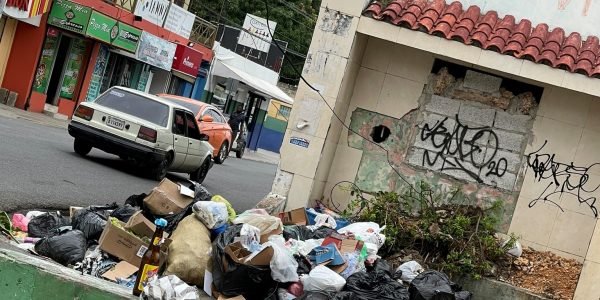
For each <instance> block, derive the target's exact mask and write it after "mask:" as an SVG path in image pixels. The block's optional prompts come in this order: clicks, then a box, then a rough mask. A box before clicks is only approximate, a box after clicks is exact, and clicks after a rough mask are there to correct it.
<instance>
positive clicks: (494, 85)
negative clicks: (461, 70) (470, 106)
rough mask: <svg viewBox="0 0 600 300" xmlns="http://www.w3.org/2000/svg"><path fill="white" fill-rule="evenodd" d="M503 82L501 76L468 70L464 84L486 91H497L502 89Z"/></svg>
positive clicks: (467, 86)
mask: <svg viewBox="0 0 600 300" xmlns="http://www.w3.org/2000/svg"><path fill="white" fill-rule="evenodd" d="M501 84H502V78H500V77H496V76H491V75H487V74H483V73H479V72H475V71H471V70H468V71H467V75H466V76H465V81H464V85H463V86H464V87H466V88H470V89H474V90H478V91H482V92H486V93H495V92H497V91H499V90H500V85H501Z"/></svg>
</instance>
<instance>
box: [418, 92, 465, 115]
mask: <svg viewBox="0 0 600 300" xmlns="http://www.w3.org/2000/svg"><path fill="white" fill-rule="evenodd" d="M459 109H460V101H457V100H453V99H450V98H445V97H440V96H437V95H433V96H432V97H431V101H430V102H429V103H427V105H425V110H426V111H428V112H432V113H438V114H441V115H444V116H450V117H455V116H456V115H457V114H458V111H459Z"/></svg>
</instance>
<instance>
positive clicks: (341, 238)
mask: <svg viewBox="0 0 600 300" xmlns="http://www.w3.org/2000/svg"><path fill="white" fill-rule="evenodd" d="M331 243H333V244H335V246H336V247H337V248H338V250H340V253H352V252H354V251H361V250H362V248H363V245H364V242H363V241H359V240H351V239H348V237H347V236H345V235H341V234H338V233H333V234H331V236H328V237H326V238H325V240H324V241H323V244H321V246H327V245H329V244H331Z"/></svg>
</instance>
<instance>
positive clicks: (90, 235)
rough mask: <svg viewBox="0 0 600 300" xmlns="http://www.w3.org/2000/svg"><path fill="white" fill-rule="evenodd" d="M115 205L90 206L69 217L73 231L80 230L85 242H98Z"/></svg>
mask: <svg viewBox="0 0 600 300" xmlns="http://www.w3.org/2000/svg"><path fill="white" fill-rule="evenodd" d="M117 207H118V206H117V205H116V204H114V205H106V206H90V207H88V208H84V209H80V210H77V211H76V212H75V214H74V215H73V216H72V217H71V225H72V226H73V229H77V230H80V231H81V232H83V234H84V235H85V238H86V239H87V240H98V238H100V235H101V234H102V231H103V230H104V227H105V226H106V222H107V219H108V216H109V215H110V213H111V212H112V211H113V210H114V209H115V208H117Z"/></svg>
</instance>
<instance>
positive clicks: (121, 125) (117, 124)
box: [106, 117, 125, 130]
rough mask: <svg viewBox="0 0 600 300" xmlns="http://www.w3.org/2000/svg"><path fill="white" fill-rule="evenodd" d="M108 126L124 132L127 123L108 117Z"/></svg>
mask: <svg viewBox="0 0 600 300" xmlns="http://www.w3.org/2000/svg"><path fill="white" fill-rule="evenodd" d="M106 125H108V126H110V127H113V128H117V129H121V130H123V128H124V127H125V121H123V120H119V119H117V118H113V117H108V119H107V120H106Z"/></svg>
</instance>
